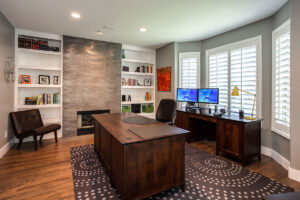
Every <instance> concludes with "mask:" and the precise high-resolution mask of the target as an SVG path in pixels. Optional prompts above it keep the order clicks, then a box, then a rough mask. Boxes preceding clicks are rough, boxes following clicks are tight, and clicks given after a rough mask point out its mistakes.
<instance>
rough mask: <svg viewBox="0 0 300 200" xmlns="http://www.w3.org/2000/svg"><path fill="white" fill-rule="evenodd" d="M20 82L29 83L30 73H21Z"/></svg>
mask: <svg viewBox="0 0 300 200" xmlns="http://www.w3.org/2000/svg"><path fill="white" fill-rule="evenodd" d="M21 84H31V79H30V75H21Z"/></svg>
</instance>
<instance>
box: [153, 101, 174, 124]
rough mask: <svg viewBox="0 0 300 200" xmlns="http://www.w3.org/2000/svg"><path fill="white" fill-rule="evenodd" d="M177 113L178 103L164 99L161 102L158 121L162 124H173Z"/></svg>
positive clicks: (157, 115)
mask: <svg viewBox="0 0 300 200" xmlns="http://www.w3.org/2000/svg"><path fill="white" fill-rule="evenodd" d="M175 113H176V101H175V100H174V99H162V100H161V101H160V102H159V105H158V108H157V112H156V120H157V121H160V122H173V120H174V117H175Z"/></svg>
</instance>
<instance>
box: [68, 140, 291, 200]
mask: <svg viewBox="0 0 300 200" xmlns="http://www.w3.org/2000/svg"><path fill="white" fill-rule="evenodd" d="M185 159H186V172H185V173H186V177H185V178H186V190H185V192H183V191H182V190H180V189H179V188H173V189H170V190H168V191H165V192H162V193H160V194H157V195H156V196H152V197H149V198H148V199H170V200H171V199H172V200H175V199H224V200H233V199H261V198H262V197H263V196H264V195H268V194H273V193H285V192H292V191H294V190H293V189H292V188H290V187H287V186H285V185H283V184H281V183H278V182H276V181H274V180H271V179H269V178H267V177H265V176H263V175H260V174H258V173H256V172H253V171H251V170H248V169H246V168H243V167H242V166H241V165H239V164H236V163H233V162H232V161H229V160H227V159H225V158H222V157H218V156H214V155H212V154H209V153H207V152H205V151H202V150H200V149H197V148H195V147H193V146H191V145H188V144H187V145H186V156H185ZM71 165H72V172H73V181H74V188H75V198H76V199H77V200H83V199H84V200H92V199H102V200H105V199H106V200H108V199H120V196H119V195H118V194H117V192H116V190H115V189H114V188H113V187H112V185H111V183H110V179H109V175H108V174H107V173H106V170H105V168H104V167H103V166H102V164H101V162H99V159H98V157H97V155H96V153H95V152H94V146H93V145H84V146H79V147H74V148H72V149H71Z"/></svg>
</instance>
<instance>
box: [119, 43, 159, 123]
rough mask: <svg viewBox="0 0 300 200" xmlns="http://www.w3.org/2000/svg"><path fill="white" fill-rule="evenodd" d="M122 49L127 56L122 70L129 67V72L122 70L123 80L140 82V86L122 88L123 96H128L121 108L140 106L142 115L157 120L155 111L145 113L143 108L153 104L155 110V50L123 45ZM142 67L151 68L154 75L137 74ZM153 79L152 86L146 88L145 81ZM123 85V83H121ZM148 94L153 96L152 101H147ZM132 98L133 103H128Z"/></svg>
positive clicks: (123, 61) (123, 60)
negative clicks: (129, 98) (133, 105)
mask: <svg viewBox="0 0 300 200" xmlns="http://www.w3.org/2000/svg"><path fill="white" fill-rule="evenodd" d="M122 49H123V51H124V54H125V58H123V59H122V68H123V66H127V67H129V72H125V71H123V70H122V68H121V73H122V78H123V79H125V80H126V81H127V80H128V79H136V80H138V82H139V84H140V85H138V86H128V85H125V86H122V89H121V93H122V95H126V101H125V102H122V101H121V105H122V106H121V107H123V106H128V107H130V108H131V105H132V104H140V106H141V108H140V110H141V113H139V114H140V115H143V116H146V117H150V118H155V110H154V112H153V113H143V112H142V106H143V105H145V104H151V105H153V107H154V108H155V82H156V79H155V77H156V76H155V74H156V66H155V56H156V53H155V50H154V49H148V48H141V47H136V46H130V45H123V46H122ZM140 66H151V67H152V73H143V72H136V69H137V67H140ZM145 79H151V86H145V85H144V80H145ZM121 85H122V83H121ZM146 92H149V93H150V94H151V99H150V100H147V101H146V99H145V95H146ZM129 95H130V96H131V101H128V96H129Z"/></svg>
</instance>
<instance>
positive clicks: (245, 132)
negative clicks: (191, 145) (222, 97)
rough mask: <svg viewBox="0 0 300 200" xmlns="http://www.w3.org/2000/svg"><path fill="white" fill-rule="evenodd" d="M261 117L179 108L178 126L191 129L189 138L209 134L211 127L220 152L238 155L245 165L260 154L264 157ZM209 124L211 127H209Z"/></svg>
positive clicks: (176, 122) (217, 151)
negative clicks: (215, 113)
mask: <svg viewBox="0 0 300 200" xmlns="http://www.w3.org/2000/svg"><path fill="white" fill-rule="evenodd" d="M261 121H262V120H261V119H256V120H246V119H239V117H234V116H228V115H223V116H222V117H216V116H214V115H213V114H201V113H199V112H198V113H195V112H188V111H186V110H185V109H184V110H177V112H176V119H175V124H176V126H177V127H180V128H183V129H186V130H190V131H191V133H189V134H188V135H187V140H188V141H192V140H193V139H195V138H196V137H198V136H203V135H204V134H206V135H207V132H208V131H207V129H213V131H212V133H211V135H207V136H209V137H211V138H214V139H215V140H216V155H218V154H219V153H220V152H222V153H224V154H227V155H230V156H233V157H235V158H238V159H239V160H240V161H241V162H242V165H246V162H247V160H249V159H250V158H252V157H255V156H257V157H258V159H259V160H260V158H261V152H260V148H261ZM207 127H208V128H207Z"/></svg>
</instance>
